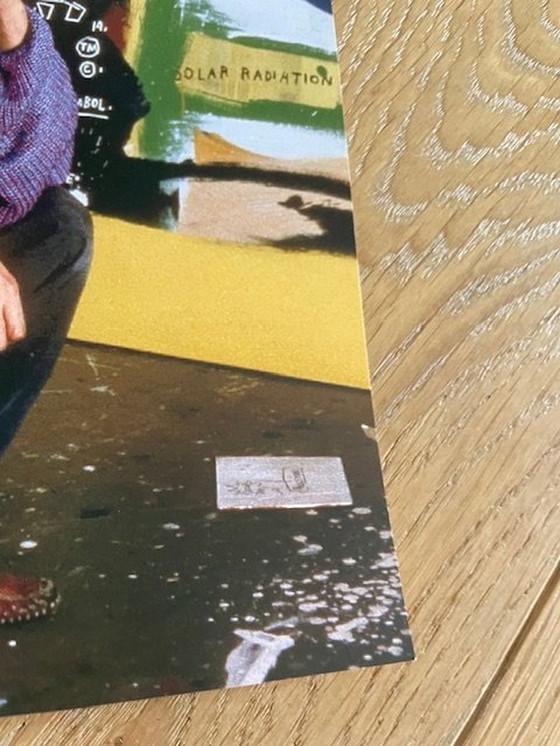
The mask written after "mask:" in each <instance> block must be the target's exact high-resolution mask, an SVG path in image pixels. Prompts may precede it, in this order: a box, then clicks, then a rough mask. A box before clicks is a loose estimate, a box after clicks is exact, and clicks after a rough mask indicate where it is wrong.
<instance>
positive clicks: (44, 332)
mask: <svg viewBox="0 0 560 746" xmlns="http://www.w3.org/2000/svg"><path fill="white" fill-rule="evenodd" d="M77 116H78V109H77V101H76V96H75V94H74V91H73V89H72V86H71V84H70V76H69V73H68V70H67V68H66V66H65V64H64V62H63V61H62V59H61V57H60V56H59V55H58V53H57V52H56V51H55V48H54V46H53V41H52V36H51V32H50V29H49V27H48V24H47V23H46V21H44V20H43V19H42V18H41V17H40V15H39V14H38V13H37V12H36V11H33V10H30V9H29V8H27V7H26V6H25V5H24V3H23V2H22V0H0V458H1V456H2V454H3V452H4V451H5V450H6V448H7V447H8V445H9V443H10V442H11V440H12V438H13V437H14V435H15V434H16V432H17V430H18V428H19V426H20V425H21V423H22V422H23V420H24V418H25V415H26V414H27V412H28V411H29V409H30V407H31V405H32V404H33V402H34V401H35V399H36V397H37V396H38V394H39V393H40V391H41V389H42V387H43V385H44V384H45V382H46V381H47V379H48V377H49V375H50V373H51V371H52V369H53V366H54V364H55V362H56V359H57V357H58V354H59V352H60V350H61V348H62V345H63V343H64V340H65V338H66V334H67V331H68V327H69V325H70V322H71V320H72V316H73V313H74V310H75V308H76V305H77V302H78V299H79V297H80V293H81V291H82V289H83V286H84V283H85V279H86V275H87V270H88V267H89V261H90V253H91V223H90V218H89V215H88V213H87V211H86V210H85V208H84V207H82V206H81V205H80V204H79V203H78V202H77V201H76V200H75V199H74V198H73V197H72V196H71V195H70V194H69V193H68V192H67V191H66V190H65V189H64V188H63V187H62V186H61V185H62V184H64V182H65V180H66V178H67V176H68V173H69V170H70V166H71V163H72V157H73V148H74V135H75V132H76V126H77ZM53 427H56V423H53ZM1 475H2V468H1V463H0V489H1V488H2V487H3V485H2V483H1V480H2V476H1ZM57 599H58V594H57V592H56V590H55V588H54V586H53V584H52V583H51V582H50V581H46V580H44V579H41V580H33V579H31V578H18V577H16V576H14V575H6V574H5V575H0V624H3V623H6V622H13V621H21V620H26V619H32V618H35V617H37V616H41V615H42V614H44V613H47V612H48V611H49V610H52V609H53V608H54V607H55V606H56V603H57Z"/></svg>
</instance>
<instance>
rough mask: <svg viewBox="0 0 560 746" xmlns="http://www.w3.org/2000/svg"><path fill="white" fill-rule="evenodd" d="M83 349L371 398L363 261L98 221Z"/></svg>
mask: <svg viewBox="0 0 560 746" xmlns="http://www.w3.org/2000/svg"><path fill="white" fill-rule="evenodd" d="M94 223H95V256H94V263H93V267H92V272H91V275H90V278H89V281H88V285H87V287H86V290H85V292H84V295H83V298H82V301H81V303H80V307H79V309H78V312H77V314H76V318H75V320H74V324H73V326H72V329H71V337H72V338H74V339H79V340H83V341H90V342H97V343H101V344H107V345H114V346H118V347H126V348H131V349H136V350H142V351H146V352H153V353H160V354H164V355H171V356H175V357H182V358H188V359H191V360H198V361H202V362H210V363H218V364H223V365H228V366H234V367H239V368H249V369H253V370H258V371H263V372H269V373H274V374H278V375H282V376H291V377H296V378H303V379H308V380H315V381H323V382H327V383H336V384H341V385H347V386H355V387H359V388H367V387H368V374H367V364H366V356H365V345H364V335H363V324H362V309H361V301H360V293H359V286H358V275H357V266H356V261H355V259H353V258H352V257H341V256H334V255H331V254H325V253H322V252H303V251H302V252H289V251H285V250H282V249H276V248H271V247H265V246H263V247H260V246H238V245H234V244H228V243H217V242H213V241H208V240H205V239H197V238H190V237H185V236H180V235H177V234H172V233H168V232H165V231H160V230H156V229H153V228H146V227H144V226H138V225H131V224H129V223H125V222H123V221H120V220H116V219H110V218H104V217H95V219H94Z"/></svg>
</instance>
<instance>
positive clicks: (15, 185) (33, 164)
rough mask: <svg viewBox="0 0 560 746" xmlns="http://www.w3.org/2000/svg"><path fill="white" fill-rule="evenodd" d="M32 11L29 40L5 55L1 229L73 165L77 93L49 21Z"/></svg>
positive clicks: (0, 99) (0, 88) (0, 68)
mask: <svg viewBox="0 0 560 746" xmlns="http://www.w3.org/2000/svg"><path fill="white" fill-rule="evenodd" d="M28 12H29V19H30V35H29V38H28V40H27V41H26V42H25V43H24V44H23V45H22V46H20V47H18V48H17V49H15V50H12V51H10V52H0V197H1V200H0V228H3V227H5V226H7V225H9V224H11V223H14V222H15V221H17V220H20V219H21V218H22V217H24V216H25V215H26V214H27V213H28V212H29V210H31V208H32V207H33V206H34V205H35V203H36V201H37V199H38V198H39V196H40V195H41V193H42V192H43V191H44V190H45V189H46V188H47V187H49V186H57V185H59V184H62V183H64V181H65V180H66V178H67V176H68V173H69V170H70V166H71V164H72V155H73V148H74V135H75V131H76V125H77V115H78V109H77V101H76V95H75V93H74V91H73V89H72V86H71V83H70V76H69V73H68V70H67V68H66V66H65V64H64V62H63V61H62V58H61V57H60V55H59V54H58V52H56V50H55V48H54V45H53V39H52V34H51V31H50V28H49V26H48V24H47V22H46V21H44V20H43V19H42V18H41V16H40V15H39V14H38V13H36V12H35V11H32V10H30V11H28Z"/></svg>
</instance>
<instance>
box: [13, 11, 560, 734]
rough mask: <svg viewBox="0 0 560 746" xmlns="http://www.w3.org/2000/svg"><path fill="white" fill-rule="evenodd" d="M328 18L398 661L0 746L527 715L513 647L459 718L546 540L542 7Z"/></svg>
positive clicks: (24, 724) (135, 709)
mask: <svg viewBox="0 0 560 746" xmlns="http://www.w3.org/2000/svg"><path fill="white" fill-rule="evenodd" d="M336 10H337V22H338V28H339V34H340V39H341V43H342V63H343V70H344V79H345V81H346V90H345V101H346V104H347V122H348V130H349V135H350V146H351V157H352V166H353V171H354V174H355V179H354V199H355V203H356V208H357V222H358V238H359V243H360V259H361V265H362V277H363V292H364V304H365V310H366V319H367V320H366V328H367V337H368V347H369V352H370V358H371V370H372V378H373V386H374V404H375V410H376V416H377V426H378V435H379V442H380V447H381V451H382V454H383V460H384V466H385V475H386V484H387V491H388V496H389V504H390V509H391V514H392V521H393V526H394V529H395V534H396V538H397V545H398V551H399V556H400V560H401V569H402V575H403V581H404V585H405V595H406V598H407V600H408V603H409V608H410V615H411V624H412V629H413V634H414V637H415V642H416V647H417V653H418V660H417V661H416V662H415V663H413V664H407V665H395V666H390V667H384V668H381V669H374V670H366V671H361V672H353V671H352V672H345V673H341V674H336V675H329V676H318V677H312V678H305V679H301V680H298V681H288V682H281V683H275V684H270V685H266V686H263V687H259V688H252V689H245V690H237V691H225V692H211V693H204V694H198V695H188V696H183V697H175V698H170V699H162V700H152V701H150V702H147V703H132V704H131V703H128V704H120V705H111V706H108V707H102V708H94V709H90V710H84V711H74V712H68V713H63V714H59V715H48V714H47V715H38V716H33V717H26V718H7V719H6V720H3V721H1V722H0V743H2V744H6V746H43V745H44V744H47V743H48V744H50V743H53V744H59V743H64V744H74V743H75V744H88V746H109V744H111V746H113V745H114V746H117V745H118V746H133V745H135V744H139V745H142V746H144V744H164V745H166V746H167V745H168V744H169V745H172V746H180V745H186V744H189V745H190V744H209V745H210V746H218V745H221V744H224V745H225V744H228V746H229V745H230V744H243V746H251V745H253V744H254V745H255V746H256V745H257V744H259V746H260V745H261V744H264V745H265V746H266V745H267V744H269V745H270V746H276V745H279V744H282V746H283V745H284V744H294V746H295V745H297V746H307V745H310V746H314V745H315V744H321V746H329V745H332V746H346V745H348V746H355V745H360V746H361V744H364V746H365V745H368V746H369V745H370V744H376V745H377V744H394V745H395V746H403V744H405V745H406V746H408V745H409V744H421V745H422V746H426V745H431V744H452V743H455V742H457V740H458V739H460V738H461V734H462V733H464V732H465V728H466V727H469V728H471V727H472V728H473V731H472V732H473V733H476V732H481V733H484V734H486V733H491V734H492V736H493V737H494V736H495V737H496V738H497V740H490V741H486V742H489V743H496V744H500V743H504V744H505V743H509V742H508V741H504V740H500V739H501V738H502V736H501V735H499V733H498V725H499V724H500V723H502V721H503V714H502V709H501V708H502V707H503V706H504V705H503V703H504V702H505V700H506V699H507V701H508V702H510V703H511V706H512V708H513V710H514V713H513V718H512V719H513V723H514V725H513V726H512V727H518V724H523V723H526V722H530V720H528V719H527V718H529V717H530V715H531V711H532V709H531V708H534V707H535V706H537V705H539V706H540V704H539V703H542V702H545V701H548V700H546V699H545V697H548V695H547V694H545V693H544V691H543V689H542V688H541V687H542V683H539V682H538V680H537V678H536V676H535V674H534V673H533V672H532V666H535V665H537V664H538V665H537V668H538V666H540V665H541V664H542V662H543V657H542V656H541V657H540V658H539V654H535V656H536V657H534V656H533V655H532V654H531V651H530V650H529V648H527V651H526V655H521V656H519V657H517V658H516V659H515V660H516V661H517V663H515V664H512V668H511V672H510V671H508V672H507V673H506V674H505V676H506V677H514V678H516V680H517V682H518V684H517V687H518V688H516V689H513V688H512V689H511V690H508V689H507V687H506V689H504V690H503V691H504V692H505V693H504V695H503V698H502V696H501V695H500V697H498V698H495V699H492V700H490V701H489V703H488V706H487V708H486V709H485V710H484V718H482V717H481V720H480V724H479V725H478V726H477V724H476V722H475V724H474V725H473V723H472V722H471V716H472V715H473V713H474V715H475V716H476V713H477V712H478V711H479V706H480V703H481V701H483V699H484V697H486V696H487V693H488V687H489V686H490V685H491V682H493V681H495V676H496V673H497V672H498V671H500V670H503V666H504V661H505V662H506V663H507V665H509V663H508V661H509V659H508V653H509V652H510V650H511V649H512V646H514V644H515V641H516V640H517V639H518V635H519V632H520V630H521V629H522V628H523V626H524V624H526V622H527V620H528V619H530V618H531V617H530V615H531V611H532V610H533V609H534V608H535V605H536V604H537V603H538V601H539V598H540V597H541V595H542V593H543V592H544V589H545V587H546V585H547V582H548V581H549V579H550V577H551V575H552V572H553V570H554V566H555V563H556V559H557V557H558V550H559V544H560V540H559V535H558V528H557V526H558V505H557V502H558V501H557V495H558V486H559V482H560V458H559V447H560V417H559V400H560V392H559V389H558V383H557V382H558V380H559V376H558V374H559V372H560V370H559V367H560V366H559V359H560V345H559V341H558V340H559V338H560V335H559V331H560V329H559V325H560V293H559V288H558V285H559V283H560V251H559V248H558V247H559V236H560V220H559V215H558V204H559V199H560V181H559V177H558V174H559V173H560V148H559V147H558V144H559V142H558V141H559V139H560V124H559V121H558V116H559V112H560V77H559V76H558V60H559V59H560V40H559V37H560V13H559V11H558V7H557V6H556V5H555V4H554V3H552V2H550V1H549V0H542V2H535V3H530V4H529V3H526V2H524V1H522V0H445V2H443V1H441V0H429V1H428V2H426V0H392V2H383V1H382V0H372V1H371V2H367V3H366V2H363V0H339V2H337V3H336ZM557 30H558V31H557ZM550 614H552V611H550V610H548V609H547V610H546V612H545V616H543V617H541V621H540V622H539V623H537V624H536V626H535V628H534V630H532V631H531V638H530V639H534V640H535V641H536V640H537V639H538V638H539V630H540V629H541V628H542V629H544V628H545V627H546V628H548V625H549V623H551V622H550V620H551V619H552V617H551V616H550ZM539 624H540V625H541V626H539ZM542 625H544V626H542ZM527 639H529V637H528V638H527ZM542 655H543V656H544V653H543V654H542ZM538 670H540V668H538ZM503 680H504V682H505V681H506V678H504V679H503ZM507 680H509V678H508V679H507ZM504 686H506V685H505V684H504ZM531 687H534V689H535V693H534V697H533V698H531V699H530V700H529V703H528V705H527V706H528V707H529V709H527V706H526V704H525V702H524V701H523V697H522V696H520V693H521V692H528V691H529V690H530V688H531ZM508 692H509V693H508ZM506 695H507V697H506ZM494 708H496V709H494ZM533 722H534V721H533ZM539 722H542V723H544V724H543V726H542V727H543V728H546V730H545V731H542V732H544V733H545V734H546V733H549V732H553V728H554V727H555V726H556V728H557V729H558V728H559V727H560V723H558V716H557V715H554V716H551V719H544V720H542V721H541V720H539ZM476 727H478V728H479V729H481V730H479V731H476V730H474V728H476ZM519 727H521V726H519ZM485 729H486V730H485ZM519 732H523V731H519ZM527 732H528V731H527ZM530 737H531V736H530ZM529 743H530V744H531V743H535V744H539V746H540V742H539V741H538V740H535V741H534V742H531V741H529Z"/></svg>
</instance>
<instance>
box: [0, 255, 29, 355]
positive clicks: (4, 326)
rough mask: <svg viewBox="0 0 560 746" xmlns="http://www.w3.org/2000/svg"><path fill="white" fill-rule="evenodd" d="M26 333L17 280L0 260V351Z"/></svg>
mask: <svg viewBox="0 0 560 746" xmlns="http://www.w3.org/2000/svg"><path fill="white" fill-rule="evenodd" d="M26 333H27V330H26V328H25V317H24V315H23V307H22V305H21V298H20V296H19V286H18V283H17V280H16V278H15V277H14V276H13V275H12V274H11V273H10V272H8V270H7V269H6V267H5V266H4V265H3V264H2V262H0V352H2V351H3V350H5V349H6V348H7V347H8V345H10V344H11V343H12V342H17V341H18V340H20V339H23V338H24V337H25V335H26Z"/></svg>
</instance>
